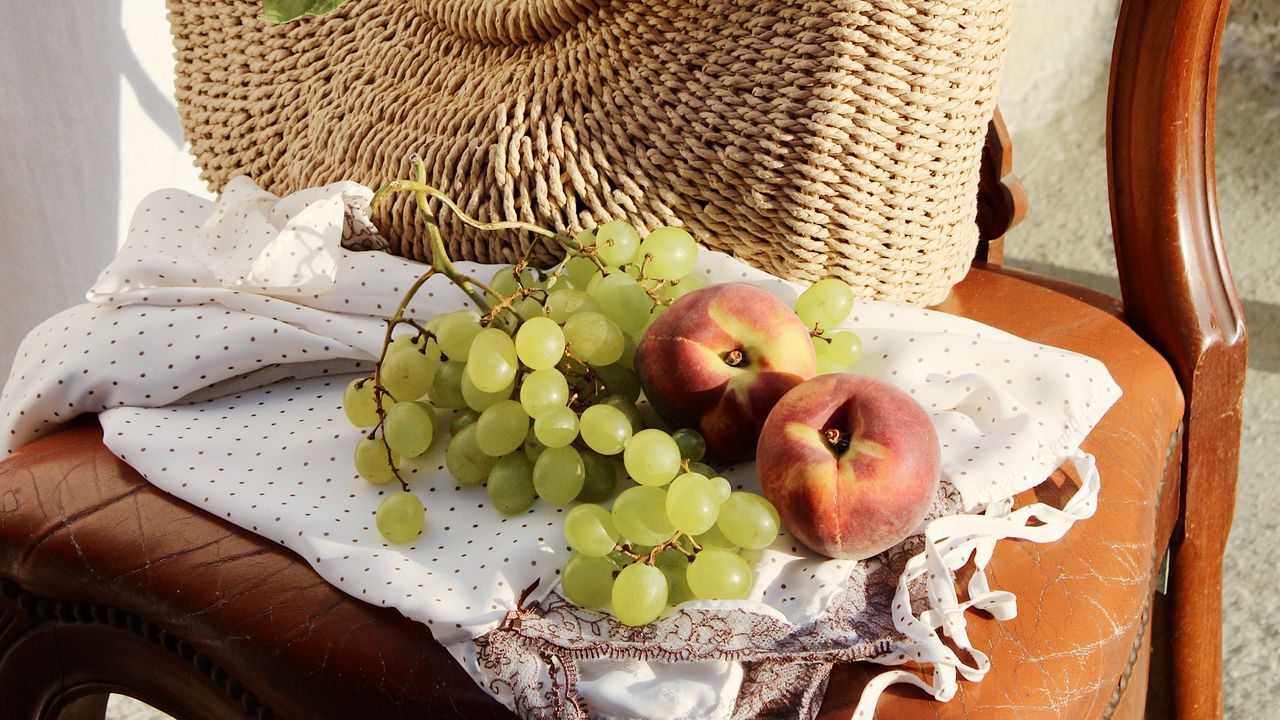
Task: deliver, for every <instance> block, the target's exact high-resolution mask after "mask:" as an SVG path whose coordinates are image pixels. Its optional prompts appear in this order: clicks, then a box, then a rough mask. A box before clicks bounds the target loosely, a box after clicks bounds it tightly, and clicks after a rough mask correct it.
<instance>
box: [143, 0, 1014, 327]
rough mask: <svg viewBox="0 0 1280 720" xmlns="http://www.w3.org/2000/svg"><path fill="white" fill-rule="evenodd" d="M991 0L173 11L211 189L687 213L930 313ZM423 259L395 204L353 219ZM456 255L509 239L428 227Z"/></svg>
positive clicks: (995, 30)
mask: <svg viewBox="0 0 1280 720" xmlns="http://www.w3.org/2000/svg"><path fill="white" fill-rule="evenodd" d="M1010 1H1011V0H947V1H945V2H943V1H939V0H790V1H789V2H776V1H773V0H353V1H352V2H348V3H347V4H346V5H345V6H343V8H342V9H341V10H340V11H339V12H337V13H335V14H333V15H330V16H326V17H324V18H307V19H304V20H302V21H299V22H296V23H293V24H289V25H284V26H274V27H269V26H266V25H264V24H263V23H262V22H261V21H260V20H259V19H258V18H259V15H260V12H261V8H260V5H259V3H258V1H257V0H169V3H168V4H169V8H170V12H171V22H172V25H173V32H174V35H175V42H176V45H177V58H178V61H179V67H178V94H177V97H178V100H179V103H180V105H181V114H182V121H183V125H184V127H185V130H186V134H187V137H188V139H189V140H190V141H191V144H192V145H193V146H194V149H195V153H196V157H197V159H198V162H199V164H200V165H201V166H202V167H203V168H204V176H205V178H206V179H207V180H208V181H209V183H210V185H211V186H212V188H213V189H215V190H217V189H220V188H221V187H222V186H223V185H224V184H225V183H226V182H227V181H228V180H229V179H230V178H232V177H234V176H236V175H239V174H248V175H250V176H251V177H252V178H253V179H255V180H256V181H258V182H259V183H260V184H261V185H262V186H263V187H265V188H267V189H269V190H272V191H273V192H276V193H279V194H283V193H287V192H292V191H294V190H297V189H299V188H303V187H306V186H311V185H317V184H322V183H326V182H330V181H334V180H338V179H342V178H351V179H354V180H357V181H360V182H363V183H365V184H368V185H373V186H376V185H379V184H381V183H382V182H384V181H386V180H389V179H392V178H396V177H404V176H405V175H406V172H407V164H406V161H405V158H406V157H407V156H408V155H409V154H410V153H418V154H420V155H421V156H423V157H424V158H425V159H426V161H427V164H428V168H429V173H428V181H429V182H430V183H432V184H434V185H436V186H437V187H439V188H441V189H442V190H444V191H446V192H447V193H449V194H450V195H452V196H453V197H454V198H456V199H457V200H458V201H459V203H460V204H461V205H462V207H463V208H464V209H466V210H467V211H469V212H470V213H472V214H473V215H475V216H477V217H479V218H481V219H499V218H502V219H523V220H529V221H534V222H538V223H541V224H544V225H546V226H549V227H554V228H558V229H567V230H573V231H576V230H577V229H579V228H581V227H584V226H587V227H590V226H593V225H595V224H597V223H599V222H602V221H604V220H605V219H609V218H614V217H625V218H627V219H629V220H631V221H632V222H633V223H635V224H636V225H637V226H638V227H640V228H641V230H642V231H643V230H645V229H648V228H652V227H655V226H658V225H662V224H678V225H683V226H685V227H688V228H689V229H690V230H691V231H692V232H693V233H694V235H695V237H697V238H698V239H699V240H700V241H701V242H703V243H704V244H705V245H707V246H709V247H713V248H716V249H719V250H724V251H726V252H729V253H732V254H734V255H737V256H739V257H741V258H743V259H745V260H747V261H749V262H751V263H753V264H755V265H757V266H760V267H762V268H763V269H765V270H767V271H769V272H772V273H774V274H776V275H779V276H782V277H786V278H792V279H816V278H819V277H822V276H825V275H837V276H839V277H841V278H843V279H845V280H847V281H848V282H849V283H850V284H851V285H852V286H853V287H854V289H855V290H856V291H857V292H858V294H859V295H860V296H862V297H876V298H882V299H889V300H894V301H898V302H906V303H913V304H926V303H931V302H936V301H939V300H941V299H942V298H943V297H945V295H946V293H947V291H948V289H949V288H950V287H951V285H952V284H954V283H955V282H957V281H958V280H959V279H960V278H962V277H963V276H964V273H965V271H966V269H967V267H968V264H969V262H970V260H971V258H972V256H973V251H974V247H975V244H976V242H977V232H978V231H977V226H976V223H975V213H976V208H977V203H976V198H977V184H978V169H979V157H980V153H981V149H982V143H983V138H984V136H985V131H986V124H987V121H988V120H989V118H990V116H991V113H992V111H993V108H994V102H995V95H996V86H997V82H998V78H999V74H1000V69H1001V66H1002V63H1003V60H1004V53H1005V48H1006V45H1007V38H1008V19H1009V7H1008V6H1009V3H1010ZM375 220H376V221H377V223H378V225H379V226H380V227H382V228H384V229H385V230H386V232H387V233H388V234H389V236H390V239H391V243H392V250H393V251H394V252H398V253H400V254H403V255H407V256H410V257H416V258H419V259H423V258H424V257H425V254H426V248H425V246H424V243H423V240H422V237H421V233H420V232H417V231H415V229H414V227H413V222H412V220H413V214H412V212H411V210H410V205H409V198H407V197H401V198H397V199H396V201H395V203H389V204H388V205H386V206H384V207H383V208H381V209H380V211H379V213H378V214H377V215H376V216H375ZM441 222H442V226H443V227H442V229H443V231H444V236H445V238H446V239H447V241H448V242H449V244H450V251H451V253H453V254H454V255H455V257H456V258H467V259H474V260H482V261H499V260H507V261H511V260H513V259H514V258H516V257H517V256H518V254H519V253H520V252H521V251H522V250H523V247H522V243H524V242H527V240H526V239H525V238H523V237H517V236H516V235H514V234H512V233H499V234H493V233H488V234H486V233H482V232H479V231H474V230H471V229H469V228H467V227H465V226H463V225H462V224H461V223H459V222H457V221H456V220H454V219H453V218H452V217H450V216H449V214H448V213H444V214H443V216H442V217H441Z"/></svg>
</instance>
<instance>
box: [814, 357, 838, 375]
mask: <svg viewBox="0 0 1280 720" xmlns="http://www.w3.org/2000/svg"><path fill="white" fill-rule="evenodd" d="M838 372H844V366H843V365H841V364H840V363H838V362H836V361H835V360H832V359H831V356H830V355H819V356H818V363H817V365H816V366H815V367H814V374H815V375H830V374H831V373H838Z"/></svg>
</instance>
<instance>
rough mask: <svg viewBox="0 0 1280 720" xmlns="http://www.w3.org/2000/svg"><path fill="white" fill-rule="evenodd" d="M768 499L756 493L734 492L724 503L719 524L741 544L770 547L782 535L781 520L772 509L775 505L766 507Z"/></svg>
mask: <svg viewBox="0 0 1280 720" xmlns="http://www.w3.org/2000/svg"><path fill="white" fill-rule="evenodd" d="M766 502H768V501H767V500H764V498H761V497H760V496H758V495H755V494H754V493H747V492H741V491H739V492H735V493H732V494H730V495H729V499H728V500H725V501H724V503H722V504H721V505H720V517H719V519H717V520H716V527H717V528H720V532H722V533H724V536H725V537H726V538H728V540H729V541H730V542H732V543H733V544H734V545H737V546H738V547H741V548H746V549H748V550H760V549H763V548H766V547H768V546H769V544H770V543H772V542H773V541H774V539H775V538H777V537H778V521H777V520H776V519H775V517H774V515H773V513H771V512H770V509H771V508H772V505H770V506H768V507H766V506H765V504H764V503H766ZM775 512H776V511H775Z"/></svg>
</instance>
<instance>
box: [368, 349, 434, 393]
mask: <svg viewBox="0 0 1280 720" xmlns="http://www.w3.org/2000/svg"><path fill="white" fill-rule="evenodd" d="M437 365H438V363H434V362H432V361H431V360H430V359H429V358H427V356H426V355H423V354H422V353H420V352H418V351H417V350H416V349H414V348H413V346H412V345H398V346H397V344H396V343H392V344H391V347H389V348H387V354H386V357H384V358H383V359H382V367H381V368H380V369H379V371H378V380H379V381H380V382H381V383H382V387H384V388H386V389H387V392H389V393H391V395H392V397H394V398H395V399H397V400H400V401H402V402H403V401H408V400H417V399H418V398H420V397H422V396H423V395H426V394H427V390H430V389H431V381H432V380H434V379H435V374H436V366H437Z"/></svg>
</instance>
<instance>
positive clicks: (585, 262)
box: [564, 230, 599, 290]
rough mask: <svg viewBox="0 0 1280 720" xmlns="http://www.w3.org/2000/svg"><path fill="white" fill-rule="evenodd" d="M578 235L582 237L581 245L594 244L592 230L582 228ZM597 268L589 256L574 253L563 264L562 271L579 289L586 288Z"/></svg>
mask: <svg viewBox="0 0 1280 720" xmlns="http://www.w3.org/2000/svg"><path fill="white" fill-rule="evenodd" d="M578 237H579V238H582V239H583V240H581V242H582V246H583V247H586V246H587V245H595V244H596V235H595V232H594V231H592V230H584V231H582V232H580V233H578ZM598 269H599V268H597V267H596V264H595V263H593V262H591V258H588V257H584V256H582V255H574V256H573V257H571V258H569V260H568V262H566V263H565V266H564V272H565V275H567V276H569V282H571V283H573V286H574V287H576V288H579V289H581V290H586V289H587V283H588V282H590V281H591V276H592V274H594V273H595V271H596V270H598Z"/></svg>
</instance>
